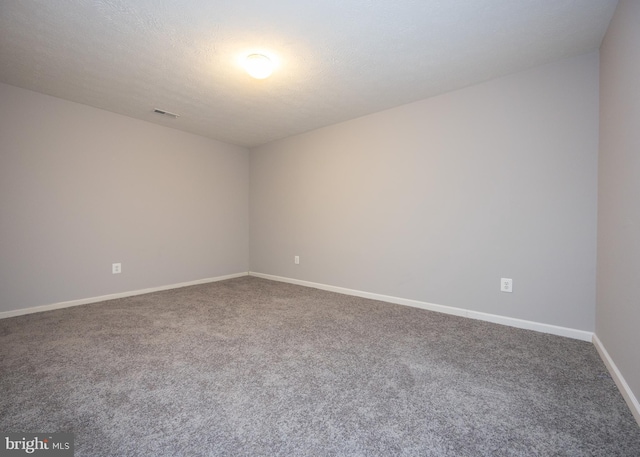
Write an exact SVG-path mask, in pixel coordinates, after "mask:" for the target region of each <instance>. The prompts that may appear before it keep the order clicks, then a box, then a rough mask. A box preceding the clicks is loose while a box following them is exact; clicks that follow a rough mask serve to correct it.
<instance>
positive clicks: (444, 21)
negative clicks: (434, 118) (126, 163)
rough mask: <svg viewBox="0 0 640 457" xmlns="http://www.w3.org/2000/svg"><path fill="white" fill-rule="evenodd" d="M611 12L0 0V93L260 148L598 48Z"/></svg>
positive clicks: (386, 4) (411, 3) (477, 1)
mask: <svg viewBox="0 0 640 457" xmlns="http://www.w3.org/2000/svg"><path fill="white" fill-rule="evenodd" d="M616 3H617V0H455V1H453V0H397V1H382V0H379V1H375V0H322V1H304V0H271V1H264V0H218V1H214V0H181V1H169V0H163V1H160V0H91V1H90V0H84V1H83V0H55V1H52V0H0V81H2V82H5V83H8V84H12V85H15V86H19V87H24V88H27V89H32V90H35V91H38V92H42V93H45V94H50V95H54V96H56V97H60V98H64V99H68V100H72V101H76V102H80V103H84V104H87V105H91V106H95V107H98V108H103V109H106V110H109V111H114V112H117V113H122V114H125V115H128V116H131V117H134V118H138V119H143V120H147V121H150V122H154V123H158V124H162V125H169V126H172V127H175V128H178V129H182V130H186V131H190V132H194V133H198V134H200V135H204V136H207V137H210V138H214V139H217V140H221V141H225V142H228V143H234V144H238V145H243V146H256V145H259V144H263V143H266V142H269V141H272V140H275V139H279V138H283V137H287V136H290V135H294V134H297V133H301V132H305V131H308V130H312V129H315V128H318V127H322V126H326V125H330V124H334V123H337V122H341V121H344V120H347V119H351V118H354V117H358V116H362V115H365V114H369V113H372V112H376V111H380V110H383V109H386V108H391V107H393V106H397V105H401V104H404V103H409V102H412V101H416V100H420V99H423V98H427V97H430V96H433V95H437V94H440V93H443V92H446V91H450V90H453V89H457V88H460V87H464V86H467V85H470V84H474V83H477V82H480V81H484V80H487V79H490V78H493V77H496V76H501V75H505V74H508V73H513V72H515V71H519V70H523V69H526V68H529V67H532V66H535V65H539V64H543V63H546V62H549V61H552V60H556V59H559V58H562V57H566V56H570V55H576V54H580V53H584V52H587V51H590V50H594V49H597V48H598V47H599V45H600V42H601V40H602V37H603V36H604V33H605V30H606V28H607V25H608V23H609V20H610V19H611V16H612V15H613V11H614V9H615V6H616ZM250 52H263V53H267V54H268V55H272V56H275V58H276V59H277V61H278V66H277V68H276V70H275V71H274V74H273V75H272V76H271V77H270V78H268V79H266V80H261V81H260V80H254V79H252V78H250V77H249V76H248V75H247V74H246V73H244V72H243V70H242V69H241V68H240V66H239V64H238V59H239V58H240V57H242V56H243V55H246V54H248V53H250ZM154 108H160V109H163V110H166V111H171V112H174V113H178V114H180V115H181V117H180V118H178V119H169V118H164V117H162V116H160V115H157V114H153V112H152V111H153V109H154Z"/></svg>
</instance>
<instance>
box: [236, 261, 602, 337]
mask: <svg viewBox="0 0 640 457" xmlns="http://www.w3.org/2000/svg"><path fill="white" fill-rule="evenodd" d="M249 275H250V276H255V277H257V278H263V279H270V280H272V281H280V282H287V283H290V284H297V285H299V286H306V287H313V288H315V289H322V290H328V291H331V292H337V293H340V294H345V295H354V296H356V297H363V298H370V299H372V300H380V301H385V302H388V303H395V304H397V305H405V306H412V307H414V308H422V309H427V310H429V311H437V312H439V313H445V314H453V315H454V316H461V317H468V318H471V319H478V320H481V321H487V322H492V323H494V324H502V325H508V326H510V327H516V328H522V329H526V330H535V331H537V332H542V333H550V334H552V335H558V336H566V337H568V338H573V339H577V340H582V341H589V342H591V341H592V338H593V332H587V331H584V330H576V329H572V328H567V327H559V326H557V325H551V324H542V323H539V322H533V321H526V320H523V319H516V318H513V317H506V316H499V315H497V314H487V313H481V312H479V311H470V310H467V309H463V308H455V307H452V306H445V305H436V304H434V303H427V302H423V301H418V300H410V299H407V298H399V297H391V296H389V295H380V294H374V293H371V292H363V291H361V290H354V289H347V288H344V287H336V286H329V285H327V284H319V283H315V282H310V281H303V280H300V279H292V278H285V277H282V276H274V275H268V274H264V273H256V272H255V271H250V272H249Z"/></svg>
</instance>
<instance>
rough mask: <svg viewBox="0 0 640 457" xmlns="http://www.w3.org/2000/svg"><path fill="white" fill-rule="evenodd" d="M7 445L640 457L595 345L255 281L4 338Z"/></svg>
mask: <svg viewBox="0 0 640 457" xmlns="http://www.w3.org/2000/svg"><path fill="white" fill-rule="evenodd" d="M0 357H1V359H0V370H1V372H0V373H1V376H0V387H1V393H2V395H1V397H0V415H1V416H0V430H1V431H5V432H63V431H68V432H73V433H75V445H76V456H95V457H100V456H119V457H122V456H217V455H220V456H223V455H224V456H325V455H326V456H365V455H366V456H395V455H406V456H456V457H460V456H484V455H487V456H520V455H522V456H607V457H611V456H639V455H640V428H639V427H638V425H637V424H636V422H635V421H634V419H633V417H632V415H631V413H630V411H629V410H628V409H627V406H626V405H625V403H624V400H623V399H622V397H621V395H620V393H619V392H618V391H617V389H616V386H615V384H614V382H613V380H612V379H611V377H610V376H609V375H608V374H607V371H606V369H605V366H604V365H603V363H602V361H601V360H600V358H599V357H598V354H597V353H596V350H595V348H594V347H593V345H591V344H590V343H586V342H581V341H575V340H571V339H567V338H561V337H556V336H551V335H545V334H541V333H536V332H532V331H526V330H519V329H513V328H509V327H505V326H500V325H495V324H490V323H486V322H480V321H474V320H469V319H464V318H458V317H453V316H448V315H444V314H439V313H433V312H429V311H424V310H420V309H414V308H409V307H404V306H399V305H392V304H388V303H383V302H378V301H373V300H366V299H361V298H356V297H351V296H345V295H340V294H334V293H331V292H326V291H321V290H316V289H309V288H304V287H299V286H294V285H289V284H283V283H277V282H272V281H266V280H262V279H257V278H251V277H245V278H239V279H232V280H228V281H223V282H218V283H213V284H205V285H201V286H194V287H188V288H183V289H177V290H172V291H166V292H158V293H153V294H148V295H141V296H137V297H131V298H124V299H119V300H113V301H109V302H103V303H97V304H92V305H85V306H79V307H75V308H67V309H63V310H57V311H50V312H46V313H39V314H31V315H27V316H21V317H15V318H10V319H4V320H0Z"/></svg>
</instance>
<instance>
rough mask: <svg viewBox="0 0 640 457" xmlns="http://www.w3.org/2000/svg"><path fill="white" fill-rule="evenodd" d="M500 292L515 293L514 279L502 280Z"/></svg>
mask: <svg viewBox="0 0 640 457" xmlns="http://www.w3.org/2000/svg"><path fill="white" fill-rule="evenodd" d="M500 291H501V292H513V279H511V278H500Z"/></svg>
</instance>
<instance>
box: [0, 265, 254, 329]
mask: <svg viewBox="0 0 640 457" xmlns="http://www.w3.org/2000/svg"><path fill="white" fill-rule="evenodd" d="M248 274H249V272H242V273H234V274H230V275H224V276H216V277H214V278H204V279H197V280H195V281H187V282H180V283H177V284H169V285H166V286H159V287H150V288H148V289H139V290H131V291H128V292H119V293H117V294H109V295H101V296H99V297H91V298H81V299H79V300H71V301H64V302H60V303H52V304H50V305H41V306H33V307H31V308H22V309H15V310H12V311H2V312H0V319H6V318H8V317H16V316H22V315H24V314H33V313H41V312H43V311H52V310H54V309H62V308H70V307H72V306H79V305H88V304H89V303H98V302H101V301H107V300H115V299H116V298H125V297H133V296H135V295H142V294H148V293H151V292H160V291H163V290H170V289H179V288H180V287H188V286H196V285H198V284H206V283H209V282H217V281H224V280H225V279H233V278H240V277H242V276H247V275H248Z"/></svg>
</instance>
